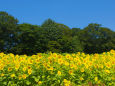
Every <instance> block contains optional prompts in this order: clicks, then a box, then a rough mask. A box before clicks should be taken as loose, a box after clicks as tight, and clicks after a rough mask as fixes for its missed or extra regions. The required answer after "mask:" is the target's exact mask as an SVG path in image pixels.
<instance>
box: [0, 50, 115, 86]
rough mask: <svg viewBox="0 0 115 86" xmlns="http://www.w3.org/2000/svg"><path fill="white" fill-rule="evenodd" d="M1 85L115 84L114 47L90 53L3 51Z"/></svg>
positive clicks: (106, 85)
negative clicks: (105, 50)
mask: <svg viewBox="0 0 115 86" xmlns="http://www.w3.org/2000/svg"><path fill="white" fill-rule="evenodd" d="M0 86H115V51H114V50H111V51H110V52H104V53H102V54H91V55H89V54H84V53H80V52H78V53H76V54H68V53H65V54H63V55H62V54H58V53H51V52H50V53H48V54H44V53H38V54H37V55H32V56H27V55H14V54H12V53H10V54H4V53H0Z"/></svg>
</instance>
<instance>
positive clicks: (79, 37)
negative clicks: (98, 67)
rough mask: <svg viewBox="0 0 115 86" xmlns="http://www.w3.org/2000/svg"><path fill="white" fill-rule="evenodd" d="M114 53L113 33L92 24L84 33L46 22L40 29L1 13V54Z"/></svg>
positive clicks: (52, 22) (82, 30)
mask: <svg viewBox="0 0 115 86" xmlns="http://www.w3.org/2000/svg"><path fill="white" fill-rule="evenodd" d="M111 49H115V32H114V31H112V30H110V29H109V28H105V27H101V25H100V24H96V23H91V24H89V25H88V26H87V27H85V28H84V29H80V28H72V29H70V28H69V27H68V26H66V25H64V24H60V23H56V22H55V21H53V20H51V19H48V20H46V21H45V22H44V23H43V24H42V25H40V26H39V25H32V24H27V23H23V24H18V20H17V19H16V18H14V17H13V16H11V15H9V14H8V13H6V12H0V52H5V53H14V54H27V55H32V54H36V53H44V52H49V51H52V52H56V53H76V52H85V53H89V54H91V53H102V52H105V51H109V50H111Z"/></svg>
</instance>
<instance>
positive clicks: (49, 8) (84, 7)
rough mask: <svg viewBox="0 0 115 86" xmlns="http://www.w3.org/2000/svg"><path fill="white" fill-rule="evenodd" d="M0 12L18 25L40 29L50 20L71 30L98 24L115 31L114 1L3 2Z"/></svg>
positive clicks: (55, 0) (4, 0) (40, 0)
mask: <svg viewBox="0 0 115 86" xmlns="http://www.w3.org/2000/svg"><path fill="white" fill-rule="evenodd" d="M0 11H6V12H8V13H9V14H11V15H13V16H14V17H15V18H17V19H18V20H19V23H31V24H34V25H41V24H42V23H43V21H44V20H46V19H48V18H51V19H53V20H54V21H56V22H58V23H63V24H65V25H67V26H69V27H70V28H73V27H77V28H81V29H82V28H84V27H86V26H87V25H88V24H89V23H98V24H102V26H103V27H108V28H110V29H111V30H114V31H115V0H1V1H0Z"/></svg>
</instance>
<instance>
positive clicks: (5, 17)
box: [0, 11, 18, 52]
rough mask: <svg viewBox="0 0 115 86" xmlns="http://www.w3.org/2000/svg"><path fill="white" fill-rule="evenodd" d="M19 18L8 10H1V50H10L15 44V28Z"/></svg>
mask: <svg viewBox="0 0 115 86" xmlns="http://www.w3.org/2000/svg"><path fill="white" fill-rule="evenodd" d="M17 23H18V20H17V19H16V18H14V17H13V16H11V15H9V14H8V13H7V12H3V11H1V12H0V50H1V51H4V52H8V51H9V50H10V48H11V47H12V46H14V45H15V43H14V39H15V29H16V26H17Z"/></svg>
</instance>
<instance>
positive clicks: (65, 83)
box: [63, 79, 71, 86]
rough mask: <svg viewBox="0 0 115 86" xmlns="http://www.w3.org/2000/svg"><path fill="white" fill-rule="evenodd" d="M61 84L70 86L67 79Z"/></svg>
mask: <svg viewBox="0 0 115 86" xmlns="http://www.w3.org/2000/svg"><path fill="white" fill-rule="evenodd" d="M63 82H64V86H70V83H71V82H70V81H68V80H67V79H64V81H63Z"/></svg>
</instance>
